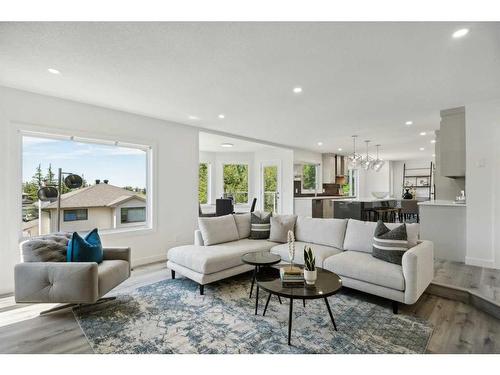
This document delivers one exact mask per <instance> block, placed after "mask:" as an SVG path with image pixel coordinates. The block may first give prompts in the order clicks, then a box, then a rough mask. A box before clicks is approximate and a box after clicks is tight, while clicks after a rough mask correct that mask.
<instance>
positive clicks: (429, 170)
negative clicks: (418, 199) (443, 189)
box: [402, 162, 435, 199]
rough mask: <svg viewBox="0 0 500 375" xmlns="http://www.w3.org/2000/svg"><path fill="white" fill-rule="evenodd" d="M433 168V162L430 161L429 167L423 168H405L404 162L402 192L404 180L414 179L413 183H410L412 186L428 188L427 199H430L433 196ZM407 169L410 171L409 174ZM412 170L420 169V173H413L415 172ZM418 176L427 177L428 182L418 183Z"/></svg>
mask: <svg viewBox="0 0 500 375" xmlns="http://www.w3.org/2000/svg"><path fill="white" fill-rule="evenodd" d="M434 169H435V166H434V163H433V162H431V163H430V166H429V167H425V168H406V163H405V164H404V165H403V186H402V189H403V190H402V194H404V192H405V188H407V187H406V185H405V182H406V181H407V179H415V184H412V186H411V187H412V188H414V189H422V188H424V189H428V190H429V193H428V198H429V199H432V198H433V197H434ZM409 171H411V172H410V173H411V174H407V173H408V172H409ZM414 171H422V174H418V175H417V174H415V173H417V172H414ZM419 178H427V179H428V181H429V183H428V184H426V185H418V181H417V180H418V179H419Z"/></svg>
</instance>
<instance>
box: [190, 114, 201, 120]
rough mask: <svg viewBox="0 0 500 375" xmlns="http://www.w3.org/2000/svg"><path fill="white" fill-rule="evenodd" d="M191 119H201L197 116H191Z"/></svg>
mask: <svg viewBox="0 0 500 375" xmlns="http://www.w3.org/2000/svg"><path fill="white" fill-rule="evenodd" d="M189 119H190V120H199V119H200V118H199V117H196V116H191V115H190V116H189Z"/></svg>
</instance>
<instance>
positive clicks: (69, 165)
mask: <svg viewBox="0 0 500 375" xmlns="http://www.w3.org/2000/svg"><path fill="white" fill-rule="evenodd" d="M38 164H41V165H42V172H43V173H44V174H45V173H46V172H47V168H48V167H49V164H52V170H53V171H54V173H56V174H57V168H62V169H63V171H65V172H73V173H76V174H78V175H80V176H81V175H82V174H83V175H84V177H85V179H86V180H87V182H88V183H90V184H93V183H94V181H95V180H96V179H100V180H101V181H102V180H105V179H108V180H109V183H110V184H112V185H115V186H120V187H123V186H133V187H136V186H137V187H141V188H143V187H146V152H145V151H142V150H137V149H133V148H126V147H118V146H108V145H99V144H90V143H81V142H75V141H66V140H55V139H47V138H37V137H26V136H25V137H23V181H30V180H31V177H32V176H33V175H34V174H35V170H36V167H37V166H38Z"/></svg>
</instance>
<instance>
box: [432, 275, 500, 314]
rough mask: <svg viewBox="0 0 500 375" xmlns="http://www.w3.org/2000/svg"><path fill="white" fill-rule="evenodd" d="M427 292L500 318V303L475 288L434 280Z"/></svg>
mask: <svg viewBox="0 0 500 375" xmlns="http://www.w3.org/2000/svg"><path fill="white" fill-rule="evenodd" d="M426 292H427V293H428V294H432V295H435V296H438V297H442V298H447V299H451V300H454V301H459V302H463V303H466V304H468V305H471V306H474V307H475V308H476V309H478V310H481V311H483V312H485V313H487V314H489V315H491V316H493V317H494V318H497V319H500V303H498V302H496V301H493V300H491V299H489V298H487V297H485V296H482V295H480V294H478V293H477V292H475V291H474V290H471V289H466V288H462V287H459V286H454V285H448V284H442V283H438V282H434V281H433V282H432V283H431V284H430V285H429V287H428V288H427V289H426Z"/></svg>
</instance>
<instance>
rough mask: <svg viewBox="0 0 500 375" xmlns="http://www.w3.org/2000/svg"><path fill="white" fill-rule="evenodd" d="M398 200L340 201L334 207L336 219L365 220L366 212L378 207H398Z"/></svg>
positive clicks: (367, 199) (355, 199)
mask: <svg viewBox="0 0 500 375" xmlns="http://www.w3.org/2000/svg"><path fill="white" fill-rule="evenodd" d="M397 201H398V200H397V199H394V198H385V199H376V198H352V199H339V200H336V201H335V202H334V205H333V217H334V218H335V219H356V220H365V212H366V211H367V210H369V209H373V208H377V207H396V205H397Z"/></svg>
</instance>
